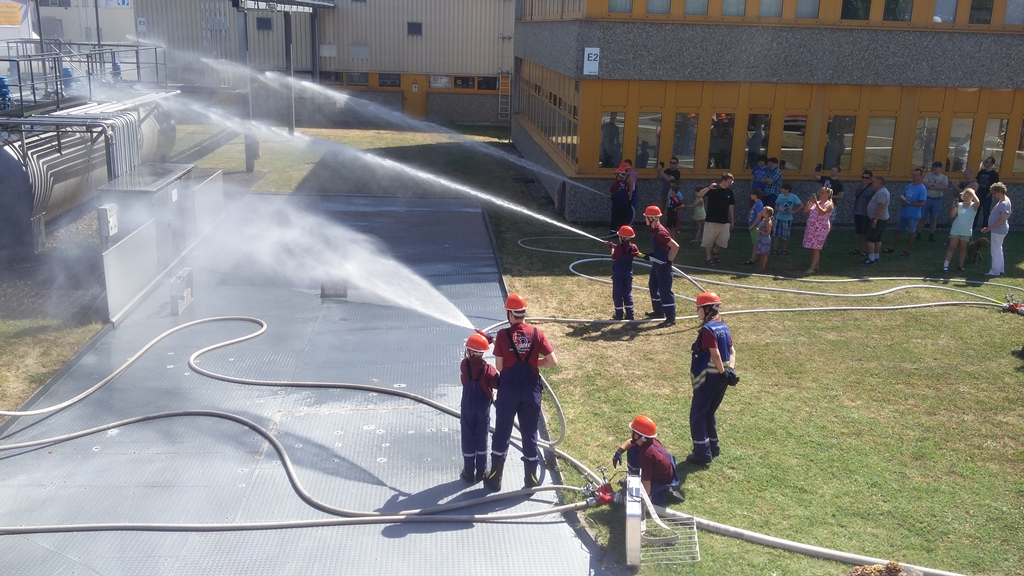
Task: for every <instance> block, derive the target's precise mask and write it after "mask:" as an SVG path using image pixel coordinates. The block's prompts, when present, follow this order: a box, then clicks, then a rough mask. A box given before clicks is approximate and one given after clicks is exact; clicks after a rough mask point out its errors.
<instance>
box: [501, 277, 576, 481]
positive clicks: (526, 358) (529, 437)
mask: <svg viewBox="0 0 1024 576" xmlns="http://www.w3.org/2000/svg"><path fill="white" fill-rule="evenodd" d="M505 315H506V318H507V319H508V323H509V327H508V328H506V329H504V330H500V331H499V332H498V334H497V336H496V337H495V340H494V366H495V368H497V369H498V372H499V373H500V374H499V376H498V398H497V399H496V400H495V402H494V408H495V422H494V435H493V436H492V438H491V470H490V471H489V472H488V473H487V474H486V476H484V484H485V485H486V486H487V487H488V488H490V489H492V490H501V478H502V472H503V471H504V469H505V457H506V456H507V455H508V445H509V440H510V439H511V436H512V421H513V419H514V418H515V417H516V416H518V417H519V432H520V434H521V435H522V437H523V461H524V462H525V469H526V478H525V487H526V488H533V487H534V486H537V485H538V484H540V481H539V479H538V477H537V468H538V465H539V464H540V453H539V452H538V450H537V426H538V424H539V422H540V400H541V391H542V389H543V383H542V381H541V377H540V372H539V370H538V368H540V367H542V366H544V367H552V368H553V367H555V366H557V365H558V359H557V358H555V352H554V349H553V348H552V347H551V344H550V343H549V342H548V339H547V337H546V336H544V333H543V332H541V331H540V329H539V328H537V327H535V326H530V325H528V324H526V300H525V299H523V297H522V296H520V295H518V294H511V295H509V297H508V298H507V299H506V300H505Z"/></svg>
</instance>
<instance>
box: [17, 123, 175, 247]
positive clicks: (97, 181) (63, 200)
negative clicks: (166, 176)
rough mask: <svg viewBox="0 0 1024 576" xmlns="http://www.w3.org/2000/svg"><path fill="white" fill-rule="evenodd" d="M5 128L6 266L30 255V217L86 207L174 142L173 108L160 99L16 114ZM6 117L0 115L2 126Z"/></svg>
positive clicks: (52, 215) (160, 157) (46, 216)
mask: <svg viewBox="0 0 1024 576" xmlns="http://www.w3.org/2000/svg"><path fill="white" fill-rule="evenodd" d="M10 122H15V123H16V125H15V124H12V125H11V126H10V128H11V132H9V133H7V134H4V133H0V252H4V254H0V265H2V264H3V263H4V260H5V258H4V256H6V260H7V262H8V263H14V262H16V261H21V260H25V259H26V258H28V257H29V256H30V255H31V253H32V246H33V237H32V224H31V221H32V218H35V217H39V216H41V217H42V219H43V221H45V222H47V223H51V222H53V221H54V219H56V218H58V217H60V216H61V215H63V214H65V213H68V212H69V211H70V210H73V209H74V208H76V207H79V206H82V205H83V204H84V203H85V202H87V201H88V200H90V199H91V198H92V197H93V195H94V194H95V190H96V188H97V187H99V186H101V185H103V184H106V183H107V182H109V181H110V180H112V179H114V178H116V177H118V176H120V175H122V174H125V173H127V172H130V171H131V170H133V169H135V168H136V167H138V166H140V165H141V164H144V163H148V162H160V161H165V160H166V157H167V155H168V154H169V153H170V151H171V149H172V148H173V147H174V141H175V136H176V135H175V127H174V121H173V119H171V116H170V114H168V113H167V112H166V111H164V110H163V108H161V107H159V105H158V104H155V103H147V104H144V105H139V106H137V107H133V106H130V105H128V104H123V103H122V104H105V105H96V104H92V105H86V106H82V107H80V108H77V109H70V110H66V111H62V112H60V113H57V114H48V115H39V116H33V117H31V118H26V119H17V120H12V121H10ZM3 123H4V120H0V124H3Z"/></svg>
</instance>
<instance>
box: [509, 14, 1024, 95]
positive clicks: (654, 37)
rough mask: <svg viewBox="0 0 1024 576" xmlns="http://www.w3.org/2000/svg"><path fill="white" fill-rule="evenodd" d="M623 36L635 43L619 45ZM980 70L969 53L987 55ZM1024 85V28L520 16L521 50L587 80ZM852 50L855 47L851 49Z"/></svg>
mask: <svg viewBox="0 0 1024 576" xmlns="http://www.w3.org/2000/svg"><path fill="white" fill-rule="evenodd" d="M623 39H630V40H629V41H625V42H624V41H623ZM994 46H998V47H999V48H998V53H999V57H998V58H986V59H985V65H984V66H980V65H979V66H974V65H966V64H964V63H963V59H965V58H966V59H967V60H970V57H969V55H972V54H975V55H980V54H991V53H992V50H993V47H994ZM584 47H598V48H601V65H600V75H599V76H598V78H600V79H610V80H675V81H722V82H788V83H801V84H869V85H885V86H943V87H965V88H1024V37H1022V36H1021V35H1019V34H976V33H964V32H941V31H911V30H865V29H857V28H804V27H801V28H797V27H793V28H787V27H783V26H731V25H715V24H667V23H660V24H659V23H640V22H601V21H593V20H590V21H587V20H569V21H554V22H517V23H516V27H515V55H516V56H517V57H519V58H522V59H524V60H529V61H531V62H535V63H537V64H539V65H541V66H544V67H545V68H548V69H551V70H554V71H555V72H559V73H561V74H565V75H567V76H572V77H575V78H581V77H582V74H583V48H584ZM854 48H856V49H854Z"/></svg>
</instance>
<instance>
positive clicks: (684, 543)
mask: <svg viewBox="0 0 1024 576" xmlns="http://www.w3.org/2000/svg"><path fill="white" fill-rule="evenodd" d="M660 518H661V523H662V524H664V525H665V526H666V527H667V529H666V528H665V527H662V526H659V525H658V524H657V523H656V522H654V521H653V520H650V519H648V520H645V521H644V524H643V526H642V527H641V531H642V533H643V538H644V540H641V545H640V561H641V563H642V564H684V563H687V562H700V547H699V546H698V545H697V523H696V521H695V520H694V519H693V517H692V516H685V517H676V516H661V517H660ZM652 538H666V539H672V540H673V541H672V542H670V543H667V544H650V543H648V542H647V541H646V539H652Z"/></svg>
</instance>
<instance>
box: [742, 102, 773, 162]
mask: <svg viewBox="0 0 1024 576" xmlns="http://www.w3.org/2000/svg"><path fill="white" fill-rule="evenodd" d="M771 125H772V115H771V114H750V115H748V116H747V133H746V135H747V154H746V158H744V162H743V167H744V168H748V169H749V168H753V167H754V166H757V157H758V156H760V155H761V154H767V153H768V130H769V129H770V128H771Z"/></svg>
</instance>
